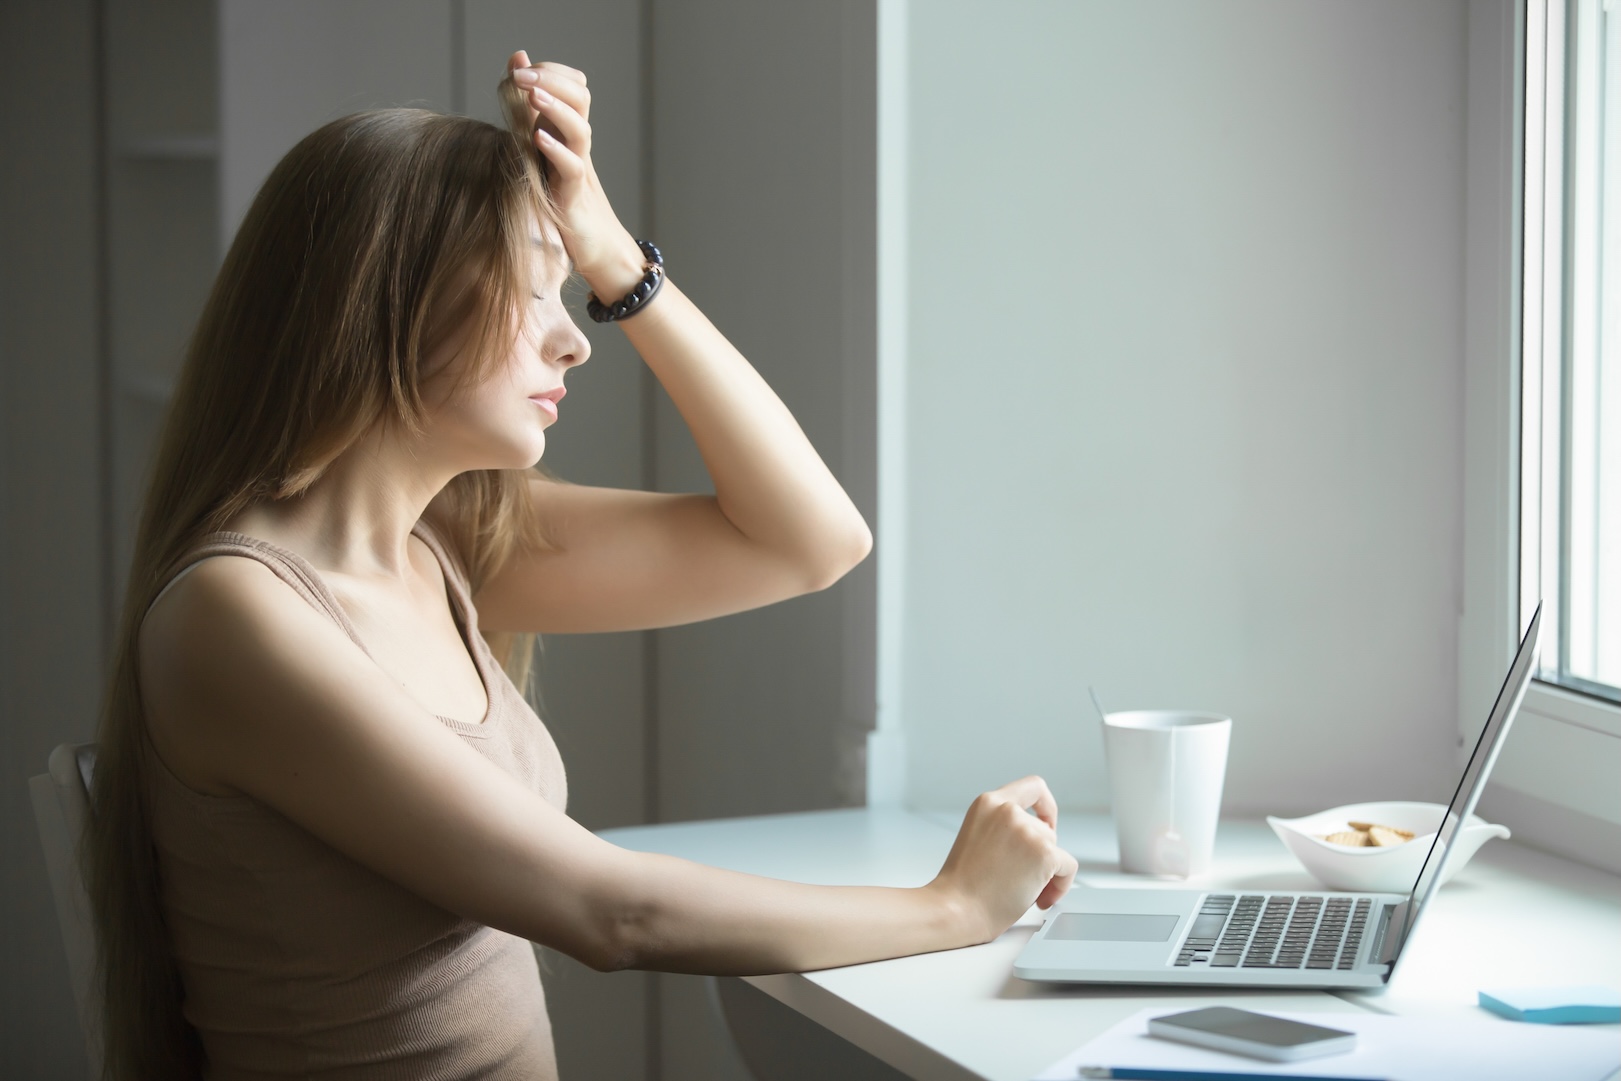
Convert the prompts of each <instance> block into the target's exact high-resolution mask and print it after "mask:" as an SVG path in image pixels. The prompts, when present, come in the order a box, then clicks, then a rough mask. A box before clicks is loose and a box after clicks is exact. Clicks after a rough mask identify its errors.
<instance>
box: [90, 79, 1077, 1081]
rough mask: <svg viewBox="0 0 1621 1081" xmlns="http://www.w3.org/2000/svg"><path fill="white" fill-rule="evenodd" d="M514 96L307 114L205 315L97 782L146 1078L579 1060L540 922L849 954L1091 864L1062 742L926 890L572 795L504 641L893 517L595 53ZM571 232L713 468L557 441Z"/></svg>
mask: <svg viewBox="0 0 1621 1081" xmlns="http://www.w3.org/2000/svg"><path fill="white" fill-rule="evenodd" d="M502 92H503V97H504V100H505V103H506V105H507V106H508V111H509V114H510V115H511V117H512V121H513V132H503V131H500V130H498V129H495V128H493V127H491V126H489V125H486V124H481V123H478V122H476V121H472V120H467V119H464V118H458V117H446V116H438V115H434V114H430V113H424V112H419V111H412V110H390V111H383V112H377V113H367V114H361V115H359V116H353V117H347V118H345V119H343V120H339V121H335V122H333V123H332V124H329V125H327V126H326V127H324V128H322V129H320V130H319V131H317V132H315V133H314V134H312V135H310V136H309V137H308V138H306V139H305V140H304V141H303V142H301V143H300V144H299V145H298V146H297V147H295V148H294V149H293V150H292V151H291V152H290V153H289V154H288V155H287V157H286V158H285V159H284V160H283V161H282V162H281V164H280V165H278V166H277V168H276V170H275V171H274V172H273V173H272V175H271V176H270V178H269V179H268V180H267V181H266V183H265V186H264V189H263V190H262V191H261V192H260V194H259V196H258V198H257V199H256V201H255V202H254V205H253V207H252V209H251V210H250V211H249V213H248V215H247V217H246V219H245V220H244V222H243V225H242V227H241V230H240V231H239V233H238V235H237V237H236V240H235V243H234V244H233V245H232V248H231V251H230V254H229V255H228V256H227V258H226V260H225V264H224V266H223V268H222V270H221V272H220V275H219V279H218V281H217V282H216V284H215V287H214V291H213V293H212V295H211V296H210V298H209V301H208V304H207V306H206V307H205V310H204V312H203V315H202V318H201V320H200V322H199V325H198V329H197V332H196V335H195V337H194V339H193V342H192V344H191V347H190V350H189V354H188V357H187V362H186V366H185V370H184V372H183V374H182V377H181V380H180V383H179V386H178V388H177V393H176V399H175V403H174V406H173V411H172V415H171V417H170V420H169V423H168V427H167V429H166V431H165V435H164V439H163V442H162V445H161V447H160V450H159V454H158V460H157V464H156V466H155V470H154V480H153V486H152V489H151V492H150V493H149V497H148V500H147V506H146V509H145V513H144V515H143V520H142V523H141V527H140V532H139V537H138V541H137V550H136V556H135V560H134V566H133V570H132V575H131V584H130V591H129V595H128V598H127V602H126V613H127V614H126V622H125V627H124V629H123V634H122V638H121V640H120V648H119V651H118V654H117V656H116V658H115V670H114V676H113V684H112V690H111V695H110V699H109V708H108V712H107V717H106V719H105V722H104V725H103V730H102V734H101V763H100V765H99V767H98V772H97V778H96V795H95V800H96V815H95V825H94V830H93V838H92V845H91V859H92V867H91V870H92V875H91V879H92V890H93V897H94V902H95V908H96V916H97V921H98V926H99V930H100V946H101V953H102V963H103V968H104V980H105V983H104V986H105V992H106V1018H107V1031H106V1036H107V1058H108V1063H109V1068H110V1072H112V1073H113V1074H114V1075H115V1076H120V1077H122V1076H130V1077H143V1078H145V1077H162V1078H174V1077H187V1076H193V1077H194V1076H200V1075H206V1076H209V1077H214V1078H247V1077H269V1076H299V1077H303V1076H316V1075H321V1076H332V1077H343V1078H430V1077H432V1078H461V1077H468V1078H471V1077H480V1078H483V1077H500V1078H526V1079H528V1078H537V1077H539V1078H546V1077H552V1076H555V1073H556V1065H555V1060H554V1057H553V1052H552V1044H551V1033H550V1028H549V1026H548V1022H547V1019H546V1009H545V1003H544V1000H543V998H542V995H541V987H540V983H539V979H538V976H537V973H536V967H535V961H534V956H533V952H532V950H531V949H530V946H529V941H534V942H541V943H545V944H547V945H549V946H552V947H554V948H557V949H560V950H562V951H564V952H566V953H568V954H570V955H571V956H574V957H576V958H579V959H580V960H582V961H584V962H585V963H587V964H589V965H592V966H593V967H595V968H598V969H603V970H609V969H618V968H629V967H640V968H653V969H662V970H672V971H684V972H703V973H717V974H721V973H727V974H743V973H757V972H772V971H789V970H807V969H815V968H824V967H829V966H834V965H844V964H851V963H855V962H859V961H867V960H874V959H878V958H883V957H893V956H899V955H903V954H908V953H916V952H922V951H927V950H939V949H948V948H952V947H956V946H963V945H968V944H971V943H977V942H983V941H985V940H987V939H989V938H992V937H994V936H995V935H997V934H999V933H1000V932H1001V931H1003V930H1004V929H1005V928H1006V927H1007V926H1008V925H1009V924H1011V923H1012V922H1013V921H1014V920H1015V919H1017V918H1018V916H1019V915H1020V914H1021V913H1022V912H1024V910H1025V909H1026V908H1027V907H1028V906H1029V905H1030V904H1031V903H1032V902H1036V903H1040V904H1042V905H1044V906H1045V905H1050V904H1052V903H1053V902H1054V901H1056V900H1057V899H1058V898H1059V897H1060V896H1061V895H1062V894H1063V892H1064V891H1065V890H1066V889H1067V888H1068V886H1069V883H1070V880H1071V877H1072V876H1073V874H1074V871H1075V862H1074V860H1073V859H1072V858H1071V857H1070V856H1069V855H1068V854H1066V853H1064V852H1063V851H1062V850H1060V849H1059V848H1058V847H1057V845H1056V843H1055V835H1054V827H1055V823H1056V812H1055V809H1054V806H1053V801H1052V797H1051V795H1050V794H1049V793H1048V791H1047V788H1046V786H1045V785H1044V784H1043V783H1042V782H1041V781H1040V780H1039V779H1038V778H1033V777H1032V778H1026V779H1024V780H1023V781H1019V782H1015V783H1014V784H1011V785H1009V786H1007V787H1006V788H1003V789H1000V790H998V791H997V792H995V793H989V794H987V795H984V796H981V797H980V798H979V799H978V800H976V801H975V803H974V805H973V807H972V808H971V809H970V811H969V813H968V815H967V817H966V819H965V820H964V823H963V827H962V831H961V833H960V834H959V836H958V838H957V841H956V844H955V846H954V847H953V849H952V851H951V854H950V856H949V857H948V859H947V861H946V864H945V866H944V867H943V868H942V870H941V872H940V874H939V876H938V877H937V878H936V879H935V880H934V881H933V882H931V883H929V884H928V885H927V886H924V887H920V888H918V889H911V890H901V889H877V888H832V887H812V886H802V885H796V884H791V883H785V882H777V881H772V880H767V879H760V878H754V877H751V876H747V875H740V874H734V873H730V872H724V871H719V870H715V869H712V868H707V867H702V866H697V865H694V864H690V863H686V862H684V861H681V860H675V859H669V858H665V857H660V856H653V855H646V854H640V853H634V852H626V851H622V850H620V849H617V848H615V847H614V846H612V845H610V844H608V843H606V842H604V841H601V840H599V839H598V838H596V837H594V836H593V835H592V834H590V833H589V832H587V831H586V830H584V829H582V828H581V827H579V826H578V825H577V824H575V823H574V822H573V821H572V820H571V819H569V818H568V817H567V816H566V815H565V814H564V810H563V807H564V802H565V799H566V786H565V782H564V778H563V770H562V763H561V762H560V760H559V759H558V755H557V750H556V747H555V746H554V744H553V743H552V741H551V738H550V737H549V736H548V735H547V733H546V730H545V727H544V726H543V725H542V724H541V722H540V720H539V718H537V717H536V716H535V715H534V714H533V712H532V711H530V709H529V707H528V706H527V705H526V704H525V703H524V701H523V699H522V696H521V695H520V694H519V693H518V691H517V690H516V688H515V687H514V684H513V682H512V679H511V678H509V674H510V675H512V676H516V677H517V679H518V681H519V682H520V683H521V682H522V681H523V679H524V678H525V672H526V669H527V659H528V656H529V652H530V649H529V647H530V645H531V643H532V638H533V635H534V634H535V633H537V632H554V633H567V632H583V631H608V630H629V629H636V628H647V627H661V626H670V625H673V624H679V623H686V622H690V621H693V620H698V619H706V618H709V617H713V616H718V615H723V614H725V613H728V612H736V611H741V610H744V609H748V608H754V607H757V606H760V605H764V604H770V603H772V602H774V601H778V600H782V599H784V598H787V597H791V596H794V595H797V594H800V593H804V592H807V591H810V590H815V589H821V588H824V587H825V586H827V585H829V584H830V583H832V582H833V581H835V580H837V579H838V578H839V577H840V576H841V575H842V574H844V573H845V571H847V570H848V569H849V568H850V567H851V566H853V565H854V564H855V563H857V562H859V561H860V560H861V559H862V558H863V557H864V556H865V555H866V553H867V551H868V549H869V547H870V545H871V538H870V535H869V533H868V531H867V528H866V526H865V524H864V523H863V522H862V520H861V518H860V516H859V514H858V513H857V512H856V510H855V509H854V507H853V506H852V505H851V504H850V501H849V499H848V498H847V497H846V496H845V494H844V492H843V491H842V490H841V489H840V487H839V485H838V483H837V482H836V481H835V480H834V478H833V477H832V475H831V474H829V472H828V471H827V469H826V467H825V466H824V465H823V464H822V462H821V460H820V459H819V458H818V457H817V455H816V452H815V451H814V450H813V449H812V448H811V446H810V444H809V443H808V442H807V441H806V439H805V437H804V435H803V433H801V431H800V430H799V428H798V426H797V425H796V424H795V423H794V420H793V418H792V417H791V416H790V415H789V413H788V411H787V410H786V409H785V408H784V406H783V405H782V403H781V402H780V401H778V400H777V398H776V397H775V396H774V395H773V394H772V392H771V391H770V389H769V388H768V387H767V386H766V385H765V383H764V382H763V381H761V379H760V378H759V376H758V375H757V374H756V373H755V372H754V371H753V369H752V368H750V366H749V365H748V363H747V362H746V361H745V360H744V359H743V357H742V356H740V355H739V354H738V353H737V352H736V350H734V349H733V348H732V346H731V345H730V344H729V343H728V342H727V341H726V340H725V339H724V338H723V337H722V336H721V335H720V334H719V333H718V332H717V331H716V330H715V329H714V328H713V327H712V326H711V325H710V324H709V323H708V321H707V320H706V319H705V318H704V317H703V315H702V314H701V313H700V312H699V311H698V310H697V309H696V308H695V307H693V305H692V303H691V302H690V301H689V300H688V299H687V298H686V297H685V296H683V295H682V293H681V292H680V290H679V289H678V288H677V287H676V285H675V284H674V283H673V282H670V281H665V280H664V279H663V275H662V269H661V268H659V267H656V266H654V265H653V261H654V259H655V258H656V255H655V254H653V253H652V252H651V251H644V250H643V249H641V248H640V247H638V244H637V242H635V241H633V240H632V239H631V237H630V236H629V235H628V234H627V233H626V231H625V230H624V228H623V227H622V226H621V225H620V224H619V222H618V219H617V218H616V217H615V215H614V212H613V210H612V208H611V207H610V205H609V203H608V201H607V199H606V197H605V196H604V194H603V192H602V188H601V186H600V184H599V183H598V181H597V178H596V174H595V172H594V170H593V168H592V166H591V157H590V148H591V130H590V127H589V124H588V120H587V117H588V109H589V100H590V99H589V95H588V92H587V88H586V82H585V77H584V76H583V75H581V74H580V73H579V72H577V71H574V70H573V69H570V68H567V67H564V66H562V65H558V64H540V65H536V66H531V65H530V63H529V59H528V57H527V56H526V55H525V54H523V53H518V54H516V55H515V56H514V57H513V58H512V61H511V66H510V71H509V75H508V78H507V80H506V81H505V82H504V83H503V84H502ZM570 262H572V272H575V273H578V274H580V275H581V276H582V277H584V279H585V281H586V282H587V283H588V284H589V286H590V288H591V290H592V293H593V296H594V297H596V298H602V299H603V300H604V301H605V302H606V303H607V310H606V312H605V314H606V315H607V317H608V318H613V317H615V316H617V317H619V318H618V321H619V322H620V325H621V326H622V327H623V329H624V332H625V333H626V334H627V335H628V337H629V338H630V340H631V342H632V344H633V345H634V346H635V347H636V349H637V351H638V352H639V353H640V354H641V356H642V358H643V360H644V361H645V362H646V363H647V364H648V366H649V367H650V368H651V369H652V370H653V372H654V374H655V375H656V376H657V377H658V378H659V380H660V382H661V383H662V384H663V386H664V388H665V389H666V390H667V391H668V392H669V395H670V397H671V399H672V400H673V401H674V403H675V404H676V406H677V408H678V409H679V410H680V412H681V415H682V416H683V418H684V419H685V420H686V422H687V424H688V425H689V426H690V428H691V430H692V433H693V435H694V437H695V439H696V441H697V444H698V447H699V450H700V451H701V452H702V454H703V457H704V460H705V463H706V464H707V466H708V468H709V471H710V474H711V476H712V477H713V479H714V484H715V493H716V494H715V495H714V497H712V498H711V497H706V496H682V495H666V494H654V493H645V492H626V491H612V490H606V489H593V488H586V487H577V486H571V485H565V484H560V483H556V482H554V481H551V480H549V479H547V478H545V477H543V476H542V475H541V474H539V473H537V472H534V471H533V470H532V469H531V467H532V466H534V465H535V464H536V463H537V462H538V461H539V459H540V457H541V455H542V452H543V450H544V448H545V441H546V429H547V428H548V427H549V426H550V425H551V424H552V423H553V422H554V421H555V420H556V418H557V412H558V409H557V407H558V401H559V400H560V399H561V398H562V396H563V384H564V377H565V376H566V374H567V372H568V371H569V369H570V368H572V367H573V366H575V365H577V364H580V363H583V362H584V361H585V359H586V357H587V354H588V352H589V346H588V344H587V342H586V340H585V338H584V337H582V336H581V334H580V333H579V331H578V329H577V328H576V327H575V326H574V325H573V323H572V322H571V321H570V319H569V316H568V315H567V313H566V312H565V310H564V308H563V306H562V304H561V302H560V301H559V297H558V294H559V291H560V289H561V287H562V285H563V283H564V281H565V279H566V278H567V277H568V276H569V274H570V273H571V269H570V266H569V263H570ZM486 639H488V642H493V643H496V644H497V645H499V646H500V647H501V652H502V653H503V654H504V657H503V660H504V661H505V662H506V671H505V672H503V670H502V667H501V664H500V662H498V661H497V660H496V656H495V654H494V653H493V652H492V650H491V648H490V645H489V644H487V640H486ZM1027 809H1033V810H1034V811H1035V812H1036V814H1035V816H1032V815H1029V814H1026V813H1025V811H1026V810H1027Z"/></svg>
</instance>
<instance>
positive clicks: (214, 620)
mask: <svg viewBox="0 0 1621 1081" xmlns="http://www.w3.org/2000/svg"><path fill="white" fill-rule="evenodd" d="M327 637H336V638H337V639H339V640H340V641H341V643H347V642H348V639H347V636H345V635H343V634H342V633H341V631H339V629H338V628H337V626H336V625H335V624H333V623H332V622H331V621H330V620H328V619H325V618H324V617H323V616H322V615H321V613H318V612H316V611H315V610H314V609H313V608H311V606H310V605H309V604H308V603H307V602H306V601H305V600H304V599H303V598H302V597H300V596H299V595H298V594H297V593H296V592H295V591H294V590H293V589H291V588H290V587H289V586H288V585H287V584H286V583H285V582H283V581H281V579H280V578H278V577H277V576H276V574H275V573H274V572H273V571H271V570H270V568H269V567H266V566H265V565H264V564H263V563H260V562H259V561H257V560H255V559H251V558H247V557H243V556H231V555H220V556H211V557H209V558H207V559H205V560H203V561H201V562H199V563H197V564H195V565H194V566H193V567H192V568H191V569H190V570H189V571H188V572H186V573H185V574H184V575H183V576H182V577H181V578H179V579H178V580H177V581H175V583H174V584H173V586H172V587H171V588H170V589H169V590H168V591H167V592H165V593H164V594H163V595H162V596H160V597H159V598H158V600H157V602H156V603H155V604H154V605H153V606H152V608H151V609H150V610H149V611H148V612H147V615H146V619H145V621H144V622H143V623H142V625H141V630H140V633H139V637H138V639H137V663H138V666H139V667H138V670H139V673H140V684H141V697H142V702H143V705H144V707H145V719H146V725H147V731H148V734H149V735H150V737H151V739H152V743H153V745H154V747H155V748H156V749H157V752H158V754H159V756H160V757H161V758H162V759H163V761H164V763H165V764H166V765H167V766H168V767H169V768H170V770H171V771H172V772H173V773H175V775H176V776H178V777H179V778H180V779H181V780H182V781H184V782H186V783H187V784H188V785H189V786H191V787H192V788H195V789H196V790H198V791H200V792H207V793H210V794H214V795H231V794H235V793H236V788H235V786H233V785H232V784H230V783H229V782H228V781H227V780H226V776H227V774H228V773H229V770H228V769H227V768H226V764H225V763H224V762H222V761H221V760H220V753H219V752H220V750H221V749H222V748H224V747H228V746H229V745H230V744H232V743H233V742H237V740H238V737H240V736H241V735H242V731H241V728H242V726H243V725H247V724H251V723H254V722H255V720H256V719H258V718H260V717H262V716H264V714H263V711H260V710H256V709H253V708H250V703H252V702H254V701H256V700H262V699H263V696H264V694H265V692H266V690H267V684H268V683H273V682H275V681H278V680H283V679H286V678H287V677H288V676H289V674H290V673H289V672H288V671H287V670H286V665H285V663H279V662H280V661H281V659H283V658H286V657H288V656H292V655H295V649H294V647H296V646H297V645H298V643H300V642H302V643H305V644H306V646H307V645H310V644H317V643H320V642H321V641H322V640H323V638H327Z"/></svg>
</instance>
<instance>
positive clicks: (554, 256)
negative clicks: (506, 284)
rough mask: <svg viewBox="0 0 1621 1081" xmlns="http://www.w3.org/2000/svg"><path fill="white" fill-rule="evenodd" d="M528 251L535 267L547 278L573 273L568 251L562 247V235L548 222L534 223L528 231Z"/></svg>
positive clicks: (572, 263) (572, 264)
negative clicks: (532, 257)
mask: <svg viewBox="0 0 1621 1081" xmlns="http://www.w3.org/2000/svg"><path fill="white" fill-rule="evenodd" d="M529 245H530V251H531V252H532V253H533V256H534V260H535V265H536V267H537V268H538V269H539V270H541V271H542V272H543V273H545V274H546V275H547V276H549V277H565V278H566V277H568V276H569V275H571V274H573V273H574V262H573V261H572V260H571V259H569V256H568V249H566V248H564V247H563V237H562V234H561V233H559V232H558V231H557V226H556V225H553V224H552V223H551V222H549V221H545V220H541V221H538V222H534V223H532V224H531V226H530V230H529Z"/></svg>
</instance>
